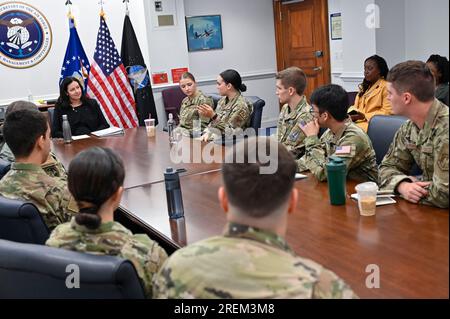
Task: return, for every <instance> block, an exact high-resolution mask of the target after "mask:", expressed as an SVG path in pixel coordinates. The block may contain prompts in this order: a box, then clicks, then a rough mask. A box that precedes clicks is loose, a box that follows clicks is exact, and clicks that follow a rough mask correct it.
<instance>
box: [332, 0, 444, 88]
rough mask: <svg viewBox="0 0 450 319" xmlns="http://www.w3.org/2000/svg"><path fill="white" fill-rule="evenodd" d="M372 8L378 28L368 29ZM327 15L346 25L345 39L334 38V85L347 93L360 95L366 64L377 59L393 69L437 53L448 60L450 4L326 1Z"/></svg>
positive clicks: (390, 0)
mask: <svg viewBox="0 0 450 319" xmlns="http://www.w3.org/2000/svg"><path fill="white" fill-rule="evenodd" d="M374 4H375V5H377V6H378V9H379V11H378V14H379V15H378V18H379V23H380V24H379V26H378V27H377V28H369V27H367V25H366V23H365V22H366V19H368V16H369V15H370V14H371V12H366V8H367V7H368V6H369V8H370V7H371V6H373V5H374ZM378 9H377V10H378ZM328 11H329V14H331V13H338V12H340V13H341V14H342V25H343V28H342V33H343V39H342V40H331V38H330V49H331V72H332V82H333V83H336V84H340V85H342V86H343V87H344V88H345V89H346V90H348V91H356V90H357V85H358V83H360V82H361V81H362V79H363V63H364V60H365V59H366V58H367V57H369V56H370V55H373V54H375V53H376V54H378V55H380V56H382V57H384V58H385V59H386V61H387V62H388V65H389V67H393V66H394V65H395V64H397V63H399V62H402V61H405V60H409V59H418V60H426V59H427V58H428V57H429V56H430V54H433V53H437V54H440V55H444V56H447V57H448V56H449V42H448V38H449V31H448V29H449V15H448V12H449V1H448V0H433V1H426V0H358V1H356V0H328ZM341 56H342V59H340V57H341Z"/></svg>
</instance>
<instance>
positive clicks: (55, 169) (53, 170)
mask: <svg viewBox="0 0 450 319" xmlns="http://www.w3.org/2000/svg"><path fill="white" fill-rule="evenodd" d="M0 149H1V151H0V158H1V159H4V160H5V161H9V162H14V161H15V157H14V154H13V153H12V152H11V149H10V148H9V146H8V144H6V143H4V145H3V147H0ZM41 167H42V168H43V169H44V171H45V172H46V173H47V175H48V176H51V177H59V178H61V179H62V180H65V181H67V172H66V170H65V168H64V166H63V165H62V163H61V162H60V161H59V160H58V158H57V157H56V155H55V154H54V153H53V152H50V154H49V156H48V159H47V161H46V162H45V163H44V164H42V165H41Z"/></svg>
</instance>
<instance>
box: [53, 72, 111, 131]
mask: <svg viewBox="0 0 450 319" xmlns="http://www.w3.org/2000/svg"><path fill="white" fill-rule="evenodd" d="M64 114H67V119H68V120H69V124H70V129H71V131H72V135H82V134H89V133H91V132H93V131H98V130H102V129H105V128H108V127H109V124H108V122H107V121H106V119H105V117H104V116H103V113H102V111H101V110H100V106H99V105H98V103H97V101H96V100H93V99H90V98H88V97H86V95H85V94H84V93H83V89H82V86H81V84H80V81H79V80H78V79H77V78H74V77H67V78H65V79H64V80H63V81H62V82H61V85H60V95H59V98H58V101H57V102H56V105H55V112H54V115H53V123H52V137H57V138H60V137H63V131H62V116H63V115H64Z"/></svg>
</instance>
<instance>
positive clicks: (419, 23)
mask: <svg viewBox="0 0 450 319" xmlns="http://www.w3.org/2000/svg"><path fill="white" fill-rule="evenodd" d="M405 2H406V6H405V12H406V27H405V29H406V58H407V59H414V60H425V61H426V60H427V59H428V57H429V56H430V55H431V54H440V55H444V56H446V57H447V58H448V57H449V42H448V38H449V31H448V29H449V1H448V0H433V1H424V0H406V1H405Z"/></svg>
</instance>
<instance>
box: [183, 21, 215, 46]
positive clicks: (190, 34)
mask: <svg viewBox="0 0 450 319" xmlns="http://www.w3.org/2000/svg"><path fill="white" fill-rule="evenodd" d="M186 35H187V42H188V50H189V52H192V51H204V50H218V49H223V40H222V22H221V17H220V15H207V16H192V17H186Z"/></svg>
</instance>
